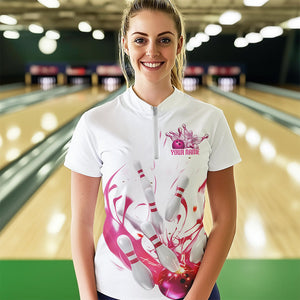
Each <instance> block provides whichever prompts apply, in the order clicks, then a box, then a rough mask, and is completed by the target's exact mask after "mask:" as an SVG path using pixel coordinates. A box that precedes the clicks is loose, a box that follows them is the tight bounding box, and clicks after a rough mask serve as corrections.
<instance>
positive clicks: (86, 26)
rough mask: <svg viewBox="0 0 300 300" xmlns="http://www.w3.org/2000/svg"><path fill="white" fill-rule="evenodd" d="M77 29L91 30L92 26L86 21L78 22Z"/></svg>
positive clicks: (82, 30)
mask: <svg viewBox="0 0 300 300" xmlns="http://www.w3.org/2000/svg"><path fill="white" fill-rule="evenodd" d="M78 29H79V30H80V31H81V32H91V31H92V26H91V25H90V24H89V23H88V22H80V23H79V24H78Z"/></svg>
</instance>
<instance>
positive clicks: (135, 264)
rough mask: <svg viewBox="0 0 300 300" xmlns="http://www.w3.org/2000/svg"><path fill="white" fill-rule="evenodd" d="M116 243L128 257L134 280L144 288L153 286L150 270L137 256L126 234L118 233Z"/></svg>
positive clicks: (148, 288) (147, 288)
mask: <svg viewBox="0 0 300 300" xmlns="http://www.w3.org/2000/svg"><path fill="white" fill-rule="evenodd" d="M117 243H118V245H119V247H120V249H121V250H122V252H123V253H124V254H125V255H126V256H127V257H128V259H129V262H130V264H131V272H132V275H133V278H134V279H135V280H136V282H137V283H138V284H139V285H140V286H141V287H143V288H144V289H146V290H151V289H153V288H154V281H153V277H152V273H151V271H150V270H149V269H148V268H147V267H146V266H145V265H144V264H143V263H142V262H141V261H140V260H139V259H138V258H137V255H136V254H135V252H134V249H133V245H132V243H131V240H130V238H129V237H128V236H126V235H120V236H119V237H118V239H117Z"/></svg>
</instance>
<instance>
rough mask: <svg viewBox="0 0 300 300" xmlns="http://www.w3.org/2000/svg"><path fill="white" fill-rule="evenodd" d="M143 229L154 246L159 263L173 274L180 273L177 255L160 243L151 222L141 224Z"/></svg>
mask: <svg viewBox="0 0 300 300" xmlns="http://www.w3.org/2000/svg"><path fill="white" fill-rule="evenodd" d="M141 229H142V231H143V233H144V234H145V236H146V237H147V238H148V239H149V240H150V241H151V243H152V244H153V246H154V248H155V252H156V254H157V256H158V260H159V262H160V263H161V264H162V265H163V266H164V267H165V268H166V269H168V270H169V271H171V272H176V271H178V270H179V268H180V265H179V261H178V259H177V257H176V255H175V253H174V252H173V251H172V250H171V249H169V248H168V247H167V246H166V245H164V244H163V243H162V242H161V241H160V239H159V238H158V236H157V234H156V232H155V229H154V227H153V225H152V224H151V223H150V222H144V223H142V224H141Z"/></svg>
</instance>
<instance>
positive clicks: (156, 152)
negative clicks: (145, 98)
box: [152, 106, 159, 159]
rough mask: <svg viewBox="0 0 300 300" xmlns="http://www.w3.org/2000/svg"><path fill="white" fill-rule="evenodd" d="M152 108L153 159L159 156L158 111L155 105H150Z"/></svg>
mask: <svg viewBox="0 0 300 300" xmlns="http://www.w3.org/2000/svg"><path fill="white" fill-rule="evenodd" d="M152 109H153V137H154V141H153V146H154V159H158V158H159V150H158V111H157V107H156V106H152Z"/></svg>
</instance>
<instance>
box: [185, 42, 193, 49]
mask: <svg viewBox="0 0 300 300" xmlns="http://www.w3.org/2000/svg"><path fill="white" fill-rule="evenodd" d="M186 50H187V51H193V50H194V47H193V46H192V45H191V44H190V43H187V44H186Z"/></svg>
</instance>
